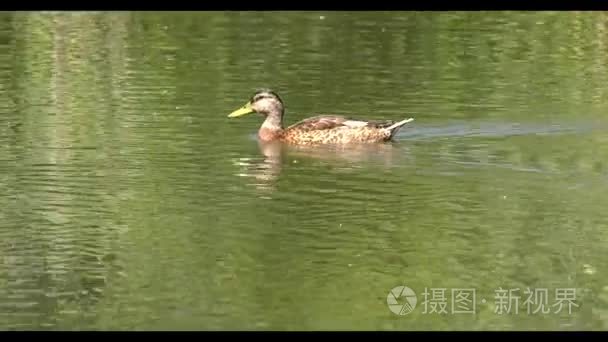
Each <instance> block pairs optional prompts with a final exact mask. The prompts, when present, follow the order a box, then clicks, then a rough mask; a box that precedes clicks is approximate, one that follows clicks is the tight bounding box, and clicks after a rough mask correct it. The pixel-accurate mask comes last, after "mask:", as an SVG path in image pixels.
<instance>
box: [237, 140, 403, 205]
mask: <svg viewBox="0 0 608 342" xmlns="http://www.w3.org/2000/svg"><path fill="white" fill-rule="evenodd" d="M258 147H259V151H260V153H261V156H260V157H259V158H240V159H239V163H238V164H239V165H240V166H241V167H242V169H241V170H240V173H239V175H240V176H244V177H250V178H251V179H252V180H253V182H252V183H251V184H252V185H254V186H255V187H256V188H257V189H258V190H261V191H264V194H263V196H262V197H263V198H266V197H268V196H269V195H270V192H272V191H274V190H276V182H277V179H278V178H279V176H280V174H281V173H282V172H283V170H284V169H286V168H300V167H304V166H302V165H308V166H309V165H310V163H307V162H308V161H320V162H323V163H325V164H330V165H331V166H332V168H334V169H336V168H339V169H342V170H354V169H357V168H362V167H380V168H392V167H394V166H395V165H397V164H399V163H404V161H405V158H409V157H410V156H409V154H407V148H406V147H405V146H403V145H402V144H398V143H383V144H353V145H319V146H299V145H289V144H285V143H281V142H262V141H258Z"/></svg>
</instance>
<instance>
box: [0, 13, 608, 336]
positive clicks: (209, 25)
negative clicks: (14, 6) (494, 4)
mask: <svg viewBox="0 0 608 342" xmlns="http://www.w3.org/2000/svg"><path fill="white" fill-rule="evenodd" d="M607 24H608V16H607V15H606V13H601V12H586V13H578V12H555V13H554V12H539V13H534V12H522V13H518V12H488V13H486V12H471V13H458V12H453V13H451V12H443V13H442V12H421V13H416V12H409V13H408V12H404V13H399V12H386V13H383V12H374V13H365V12H353V13H342V12H285V13H283V12H267V13H263V12H242V13H239V12H227V13H222V12H213V13H178V12H175V13H155V12H143V13H119V12H116V13H86V12H83V13H73V14H70V13H2V14H0V208H1V209H0V330H80V329H87V330H88V329H93V330H131V329H136V330H219V329H238V330H243V329H247V330H250V329H251V330H359V329H363V330H377V329H379V330H537V329H543V330H546V329H557V330H580V329H594V330H604V329H608V261H607V259H606V254H607V252H608V215H607V214H606V208H607V207H608V196H607V194H608V165H607V162H606V160H608V159H607V158H608V147H607V146H608V145H607V143H608V138H607V132H608V118H607V116H606V113H607V110H608V101H607V100H606V99H607V98H608V97H607V96H608V86H607V84H608V67H607V65H608V63H607V62H608V57H607V56H608V54H607V52H608V43H607V42H606V39H605V37H606V34H607V30H608V25H607ZM260 87H270V88H272V89H274V90H275V91H277V92H278V93H279V94H280V95H281V96H282V98H283V100H284V101H285V103H286V106H287V108H286V110H287V113H286V120H287V124H290V123H293V122H295V121H297V120H300V119H303V118H305V117H308V116H310V115H313V114H316V113H337V114H353V115H354V116H356V117H360V118H369V119H393V120H397V119H403V118H407V117H414V118H415V119H416V120H415V121H414V122H413V123H412V124H409V125H408V126H407V128H405V129H403V130H402V131H401V132H400V133H399V135H398V136H397V139H396V141H395V142H394V143H392V144H387V145H380V146H369V147H367V148H348V149H339V148H338V149H336V148H333V149H332V148H309V149H298V148H281V146H278V147H277V146H273V145H270V146H266V145H260V144H258V142H257V141H256V136H255V134H256V131H257V128H258V127H259V125H260V124H261V120H260V118H259V117H258V116H255V115H252V116H247V117H243V118H239V119H228V118H227V117H226V115H227V114H228V113H229V112H231V111H232V110H234V109H236V108H238V107H239V106H241V105H243V104H244V103H245V102H246V101H247V100H248V98H249V97H250V96H251V94H252V93H253V91H254V90H255V89H256V88H260ZM397 286H407V287H409V288H411V289H412V290H413V292H414V293H415V295H416V299H417V301H416V302H415V306H414V307H413V309H412V310H411V312H408V313H406V314H404V315H397V314H394V313H393V312H392V311H391V308H393V309H394V308H397V312H398V311H399V309H400V308H401V307H400V305H403V304H404V303H406V301H405V297H401V298H398V299H397V300H396V302H394V303H393V304H394V306H391V308H389V305H388V303H387V299H388V296H389V293H390V291H391V289H393V288H394V287H397ZM528 288H529V289H530V290H532V291H536V292H535V293H536V294H537V295H536V296H533V297H532V298H531V300H529V301H528V304H530V303H531V304H532V305H531V306H530V310H531V311H530V313H528V312H527V308H528V306H527V304H526V303H525V301H526V299H528V295H527V292H526V291H527V289H528ZM425 289H426V290H427V291H428V292H429V293H430V295H429V296H428V298H427V299H428V300H429V301H428V302H426V303H425V296H424V292H425ZM442 289H443V290H442ZM459 289H470V291H469V294H471V292H473V291H474V293H473V294H474V299H475V302H474V304H475V305H474V306H473V305H470V303H469V304H467V305H468V306H467V307H466V308H467V309H468V310H469V311H470V310H472V311H473V312H472V313H471V312H470V313H462V312H459V310H458V309H459V308H460V309H462V305H465V304H466V303H464V302H459V301H456V299H458V298H460V299H462V297H460V296H459V295H458V294H459V293H460V294H462V293H463V291H460V290H459ZM515 289H519V291H516V290H515ZM501 290H506V291H509V290H513V291H512V292H511V300H510V301H508V302H509V303H510V304H511V307H510V308H509V307H508V306H507V307H504V306H503V305H502V304H501V299H500V298H499V297H500V296H499V295H500V294H501V293H502V292H501ZM544 291H546V292H544ZM533 293H534V292H533ZM543 293H545V294H546V296H545V297H543V296H542V294H543ZM516 296H518V297H519V301H518V302H516ZM410 298H411V297H410ZM469 298H471V297H469ZM560 298H561V299H573V300H574V304H575V306H573V307H571V312H568V308H567V306H564V307H562V308H561V311H560V310H559V309H560V308H559V305H556V304H559V301H558V300H559V299H560ZM453 302H454V303H455V305H454V306H453V305H452V303H453ZM395 303H396V304H395ZM458 303H460V304H458ZM463 303H464V304H463ZM563 303H564V304H566V303H567V302H563ZM541 304H545V306H544V310H545V311H544V312H543V310H542V309H543V306H541ZM459 305H461V306H459ZM433 309H435V310H436V311H442V313H438V312H432V311H433ZM516 309H517V312H516ZM547 310H548V311H547ZM534 311H536V313H535V312H534Z"/></svg>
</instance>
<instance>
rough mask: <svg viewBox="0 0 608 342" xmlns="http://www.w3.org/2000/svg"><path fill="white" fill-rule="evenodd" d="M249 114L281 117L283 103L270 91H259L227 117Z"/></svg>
mask: <svg viewBox="0 0 608 342" xmlns="http://www.w3.org/2000/svg"><path fill="white" fill-rule="evenodd" d="M250 113H259V114H262V115H264V116H269V115H278V116H280V117H282V116H283V101H282V100H281V98H280V97H279V95H277V93H275V92H274V91H272V90H270V89H261V90H258V91H256V92H255V94H253V96H251V98H250V99H249V102H247V103H246V104H245V105H244V106H243V107H241V108H239V109H237V110H235V111H234V112H232V113H230V114H229V115H228V117H229V118H235V117H238V116H243V115H246V114H250Z"/></svg>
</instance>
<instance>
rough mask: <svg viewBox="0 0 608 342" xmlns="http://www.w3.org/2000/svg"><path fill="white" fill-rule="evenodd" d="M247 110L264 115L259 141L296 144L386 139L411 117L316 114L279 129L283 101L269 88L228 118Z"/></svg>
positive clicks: (372, 141)
mask: <svg viewBox="0 0 608 342" xmlns="http://www.w3.org/2000/svg"><path fill="white" fill-rule="evenodd" d="M250 113H259V114H261V115H262V116H264V118H265V120H264V123H262V126H261V127H260V129H259V131H258V137H259V139H260V140H261V141H264V142H269V141H283V142H286V143H291V144H299V145H312V144H348V143H379V142H386V141H389V140H391V139H392V138H393V137H394V136H395V134H396V133H397V132H398V131H399V129H400V128H401V127H402V126H403V125H405V124H406V123H408V122H410V121H412V120H414V119H412V118H409V119H405V120H402V121H399V122H395V121H391V120H383V121H370V120H359V119H353V118H348V117H345V116H340V115H319V116H314V117H311V118H308V119H304V120H302V121H300V122H297V123H295V124H293V125H291V126H289V127H287V128H283V115H284V113H285V110H284V106H283V101H282V100H281V98H280V97H279V95H278V94H277V93H275V92H274V91H272V90H270V89H261V90H258V91H256V92H255V94H253V96H252V97H251V98H250V99H249V102H247V103H246V104H245V105H244V106H243V107H241V108H239V109H237V110H235V111H233V112H232V113H230V114H229V115H228V117H230V118H235V117H239V116H243V115H246V114H250Z"/></svg>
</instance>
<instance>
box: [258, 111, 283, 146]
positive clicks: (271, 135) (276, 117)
mask: <svg viewBox="0 0 608 342" xmlns="http://www.w3.org/2000/svg"><path fill="white" fill-rule="evenodd" d="M282 118H283V115H282V114H281V113H272V114H269V115H267V116H266V120H264V123H262V127H260V131H259V132H258V135H259V137H260V139H261V140H263V141H271V140H276V139H278V138H279V137H280V136H281V134H282V133H283V120H282Z"/></svg>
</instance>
